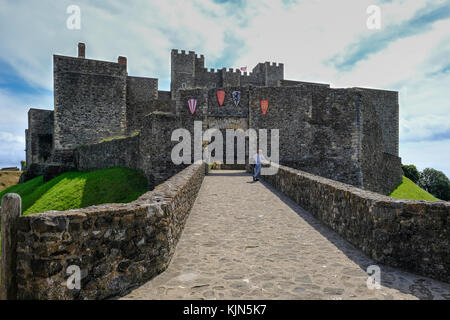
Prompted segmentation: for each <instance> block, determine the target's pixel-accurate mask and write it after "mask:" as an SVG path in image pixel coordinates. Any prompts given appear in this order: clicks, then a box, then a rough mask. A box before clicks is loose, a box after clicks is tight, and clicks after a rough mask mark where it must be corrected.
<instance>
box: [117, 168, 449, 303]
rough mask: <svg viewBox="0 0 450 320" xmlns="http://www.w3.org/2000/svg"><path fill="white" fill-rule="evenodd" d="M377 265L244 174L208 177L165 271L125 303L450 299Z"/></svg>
mask: <svg viewBox="0 0 450 320" xmlns="http://www.w3.org/2000/svg"><path fill="white" fill-rule="evenodd" d="M372 264H375V262H374V261H372V260H371V259H369V258H368V257H366V256H365V255H364V254H363V253H361V252H360V251H359V250H357V249H356V248H355V247H353V246H352V245H351V244H349V243H348V242H346V241H345V240H343V239H342V238H341V237H340V236H339V235H337V234H336V233H335V232H334V231H332V230H331V229H329V228H328V227H326V226H325V225H323V224H322V223H320V222H319V221H317V220H316V219H315V218H314V217H312V216H311V215H310V214H309V213H307V212H305V211H304V210H303V209H301V208H300V207H299V206H298V205H297V204H295V203H294V202H292V201H290V200H289V199H288V198H287V197H285V196H284V195H282V194H280V193H279V192H277V191H276V190H274V189H273V188H272V187H271V186H270V185H268V184H266V183H264V182H256V183H253V182H252V179H251V176H250V175H248V174H247V173H244V172H243V171H213V172H212V173H211V174H210V175H208V176H206V177H205V180H204V182H203V185H202V187H201V190H200V193H199V195H198V198H197V200H196V202H195V205H194V207H193V209H192V211H191V213H190V216H189V218H188V220H187V223H186V226H185V229H184V231H183V234H182V236H181V239H180V241H179V243H178V245H177V248H176V251H175V254H174V257H173V259H172V262H171V263H170V265H169V267H168V269H167V270H166V271H165V272H163V273H162V274H160V275H158V276H157V277H155V278H153V279H152V280H150V281H149V282H147V283H146V284H144V285H142V286H141V287H139V288H137V289H135V290H133V291H131V292H130V293H129V294H128V295H126V296H125V297H123V299H339V300H340V299H450V285H449V284H445V283H442V282H438V281H435V280H431V279H429V278H425V277H421V276H417V275H413V274H411V273H407V272H403V271H400V270H398V269H393V268H389V267H386V266H382V265H380V268H381V289H379V290H376V289H373V290H369V289H368V288H367V284H366V282H367V273H366V268H367V267H368V266H369V265H372Z"/></svg>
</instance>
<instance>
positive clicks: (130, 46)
mask: <svg viewBox="0 0 450 320" xmlns="http://www.w3.org/2000/svg"><path fill="white" fill-rule="evenodd" d="M70 5H77V6H79V8H80V9H81V28H80V29H79V30H70V29H68V28H67V25H66V21H67V19H68V18H69V14H68V13H67V8H68V7H69V6H70ZM371 5H376V6H378V7H379V8H380V10H381V11H380V13H381V29H379V30H377V29H369V28H368V27H367V20H368V18H369V16H370V15H371V13H367V8H368V7H369V6H371ZM78 42H85V43H86V56H87V58H92V59H100V60H108V61H117V57H118V56H119V55H123V56H126V57H127V58H128V73H129V74H130V75H135V76H149V77H157V78H159V79H160V89H162V90H168V89H169V83H170V50H171V49H172V48H177V49H185V50H193V51H196V52H197V53H199V54H204V55H205V58H206V66H207V67H210V68H220V67H233V68H237V67H241V66H248V67H249V68H250V69H251V68H252V67H253V66H254V65H256V64H257V63H258V62H264V61H277V62H283V63H284V64H285V78H286V79H296V80H304V81H314V82H325V83H330V84H331V85H332V87H353V86H358V87H370V88H384V89H390V90H397V91H399V93H400V156H401V157H402V158H403V163H405V164H410V163H413V164H415V165H416V166H417V167H418V168H419V169H421V170H422V169H424V168H426V167H433V168H436V169H439V170H442V171H444V172H445V173H446V174H447V176H449V177H450V116H449V113H450V1H445V0H444V1H439V0H434V1H431V0H430V1H426V0H398V1H394V0H392V1H389V0H383V1H381V0H370V1H366V0H342V1H333V0H327V1H321V0H297V1H295V0H280V1H275V0H255V1H244V0H242V1H240V0H234V1H226V0H192V1H186V0H183V1H175V0H173V1H172V0H161V1H138V0H135V1H126V2H125V1H123V2H122V1H121V2H119V1H64V0H54V1H46V0H40V1H34V0H28V1H20V0H11V1H8V0H0V115H1V116H0V167H4V166H16V165H19V162H20V160H22V159H24V158H25V153H24V151H23V150H24V147H25V146H24V143H25V139H24V130H25V128H26V126H27V111H28V109H29V108H30V107H33V108H42V109H53V91H52V90H53V78H52V54H54V53H56V54H62V55H70V56H76V54H77V52H76V47H77V43H78Z"/></svg>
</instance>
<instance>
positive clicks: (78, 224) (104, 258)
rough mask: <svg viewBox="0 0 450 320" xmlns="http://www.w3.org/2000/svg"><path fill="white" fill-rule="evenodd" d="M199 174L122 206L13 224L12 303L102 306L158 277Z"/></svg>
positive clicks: (199, 169)
mask: <svg viewBox="0 0 450 320" xmlns="http://www.w3.org/2000/svg"><path fill="white" fill-rule="evenodd" d="M205 172H206V169H205V164H203V163H202V164H193V165H191V166H189V167H187V168H186V169H184V170H183V171H181V172H180V173H178V174H177V175H175V176H173V177H171V178H170V179H168V180H167V181H166V182H164V183H162V184H160V185H158V186H157V187H156V188H155V189H154V190H153V191H150V192H147V193H145V194H144V195H142V196H141V197H140V198H139V199H137V200H136V201H134V202H131V203H128V204H104V205H98V206H92V207H88V208H85V209H77V210H69V211H51V212H46V213H40V214H33V215H28V216H21V217H20V218H18V222H17V267H16V276H17V298H18V299H103V298H107V297H111V296H116V295H121V294H123V293H125V292H127V290H128V289H130V288H132V287H134V286H137V285H139V284H142V283H144V282H145V281H147V280H149V279H151V278H152V277H154V276H155V275H157V274H159V273H161V272H162V271H163V270H165V268H166V267H167V266H168V264H169V262H170V260H171V257H172V255H173V254H174V250H175V247H176V245H177V242H178V239H179V238H180V235H181V233H182V230H183V227H184V224H185V222H186V219H187V217H188V214H189V212H190V210H191V208H192V205H193V204H194V201H195V199H196V197H197V193H198V191H199V189H200V186H201V184H202V181H203V177H204V175H205ZM77 270H79V271H80V276H81V277H80V278H81V281H80V287H79V288H78V289H77V287H76V284H77V282H76V277H77ZM68 280H69V283H71V284H72V285H70V284H69V286H68ZM74 286H75V287H74ZM71 287H72V288H71Z"/></svg>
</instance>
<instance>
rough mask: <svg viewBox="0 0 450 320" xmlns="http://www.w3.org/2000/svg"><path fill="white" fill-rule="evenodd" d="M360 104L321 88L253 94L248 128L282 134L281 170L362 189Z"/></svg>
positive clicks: (336, 91)
mask: <svg viewBox="0 0 450 320" xmlns="http://www.w3.org/2000/svg"><path fill="white" fill-rule="evenodd" d="M356 98H357V95H356V94H355V93H354V92H352V91H349V90H346V89H329V88H327V87H322V86H317V87H308V86H302V85H301V86H294V87H269V88H265V87H260V88H251V89H250V106H249V127H250V128H253V129H269V130H270V129H278V130H279V134H280V141H279V145H280V149H279V153H280V163H281V164H283V165H287V166H290V167H294V168H298V169H300V168H301V169H302V170H305V171H307V172H311V173H313V174H317V175H320V176H324V177H327V178H331V179H334V180H337V181H341V182H345V183H348V184H352V185H356V186H362V179H361V175H362V174H361V169H360V166H359V163H358V159H359V148H360V141H359V129H360V128H359V125H358V123H357V118H358V111H357V108H356ZM261 100H268V101H269V108H268V111H267V114H266V115H263V114H262V112H261V107H260V101H261ZM268 136H270V135H269V133H268ZM268 145H269V144H268Z"/></svg>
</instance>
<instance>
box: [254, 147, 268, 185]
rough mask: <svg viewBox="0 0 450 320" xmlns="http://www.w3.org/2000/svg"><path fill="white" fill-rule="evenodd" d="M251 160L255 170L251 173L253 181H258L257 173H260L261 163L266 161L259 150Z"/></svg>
mask: <svg viewBox="0 0 450 320" xmlns="http://www.w3.org/2000/svg"><path fill="white" fill-rule="evenodd" d="M253 160H254V161H255V168H254V171H253V181H259V179H258V175H259V173H260V171H261V162H262V161H265V160H266V158H264V156H263V154H262V150H261V149H259V150H258V153H256V154H255V155H254V156H253Z"/></svg>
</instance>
